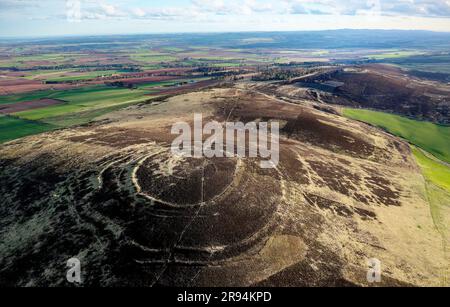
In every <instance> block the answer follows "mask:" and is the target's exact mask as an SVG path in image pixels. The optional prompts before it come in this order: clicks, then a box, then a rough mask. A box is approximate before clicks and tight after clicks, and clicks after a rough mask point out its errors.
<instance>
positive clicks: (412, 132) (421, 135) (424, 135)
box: [343, 108, 450, 163]
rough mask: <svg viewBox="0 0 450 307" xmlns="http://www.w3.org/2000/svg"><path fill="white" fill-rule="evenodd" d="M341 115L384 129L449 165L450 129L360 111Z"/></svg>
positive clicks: (354, 110)
mask: <svg viewBox="0 0 450 307" xmlns="http://www.w3.org/2000/svg"><path fill="white" fill-rule="evenodd" d="M343 115H344V116H346V117H349V118H352V119H356V120H359V121H362V122H366V123H369V124H372V125H375V126H378V127H381V128H383V129H385V130H386V131H388V132H390V133H392V134H394V135H397V136H399V137H402V138H404V139H405V140H407V141H408V142H410V143H411V144H414V145H416V146H418V147H420V148H422V149H423V150H425V151H427V152H429V153H431V154H433V155H434V156H435V157H437V158H439V159H440V160H443V161H446V162H449V163H450V127H449V126H442V125H436V124H433V123H430V122H424V121H417V120H412V119H409V118H406V117H403V116H398V115H394V114H388V113H384V112H377V111H369V110H362V109H347V108H346V109H344V111H343Z"/></svg>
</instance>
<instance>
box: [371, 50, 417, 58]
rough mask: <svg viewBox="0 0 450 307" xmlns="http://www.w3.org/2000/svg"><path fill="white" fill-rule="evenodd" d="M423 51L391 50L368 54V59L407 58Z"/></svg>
mask: <svg viewBox="0 0 450 307" xmlns="http://www.w3.org/2000/svg"><path fill="white" fill-rule="evenodd" d="M422 54H424V53H423V52H419V51H393V52H386V53H381V54H374V55H370V56H368V58H370V59H374V60H384V59H397V58H407V57H412V56H416V55H422Z"/></svg>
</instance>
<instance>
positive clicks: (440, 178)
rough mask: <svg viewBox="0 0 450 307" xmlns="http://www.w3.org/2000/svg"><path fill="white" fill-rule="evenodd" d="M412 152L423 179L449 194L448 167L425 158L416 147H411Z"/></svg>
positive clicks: (449, 168)
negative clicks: (423, 176)
mask: <svg viewBox="0 0 450 307" xmlns="http://www.w3.org/2000/svg"><path fill="white" fill-rule="evenodd" d="M412 151H413V154H414V157H415V158H416V160H417V163H418V164H419V165H420V167H421V168H422V170H423V173H424V175H425V177H426V178H427V179H428V180H429V181H431V182H432V183H433V184H435V185H437V186H439V187H440V188H442V189H444V190H447V191H448V192H449V193H450V167H448V166H445V165H444V164H442V163H440V162H438V161H435V160H433V159H432V158H430V157H427V156H426V154H425V153H423V152H422V151H421V150H420V149H418V148H417V147H412Z"/></svg>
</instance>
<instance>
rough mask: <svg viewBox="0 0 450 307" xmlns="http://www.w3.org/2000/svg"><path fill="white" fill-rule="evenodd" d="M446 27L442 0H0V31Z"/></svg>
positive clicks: (447, 13) (449, 9)
mask: <svg viewBox="0 0 450 307" xmlns="http://www.w3.org/2000/svg"><path fill="white" fill-rule="evenodd" d="M343 28H353V29H418V30H433V31H450V0H316V1H313V0H166V1H162V0H148V1H144V0H128V1H125V0H0V36H53V35H85V34H136V33H171V32H224V31H275V30H280V31H285V30H287V31H296V30H323V29H343Z"/></svg>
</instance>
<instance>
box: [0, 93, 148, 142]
mask: <svg viewBox="0 0 450 307" xmlns="http://www.w3.org/2000/svg"><path fill="white" fill-rule="evenodd" d="M148 93H149V92H148V91H144V90H131V89H123V88H113V87H108V86H104V85H100V86H92V87H85V88H79V89H73V90H66V91H53V90H46V91H38V92H33V93H28V94H21V95H12V96H1V97H0V103H2V104H5V103H17V102H21V101H29V100H34V99H40V98H53V99H61V100H64V101H65V102H64V103H63V104H59V105H53V106H49V107H44V108H39V109H33V110H28V111H22V112H17V113H14V114H12V115H11V116H2V117H0V125H1V128H0V142H6V141H10V140H13V139H17V138H20V137H24V136H28V135H32V134H37V133H41V132H46V131H49V130H52V129H55V128H61V127H69V126H73V125H79V124H84V123H87V122H89V121H91V120H93V119H94V118H96V117H98V116H101V115H104V114H107V113H109V112H112V111H115V110H118V109H120V108H123V107H126V106H129V105H132V104H135V103H138V102H141V101H145V100H147V99H149V97H148V96H145V95H146V94H148Z"/></svg>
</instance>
